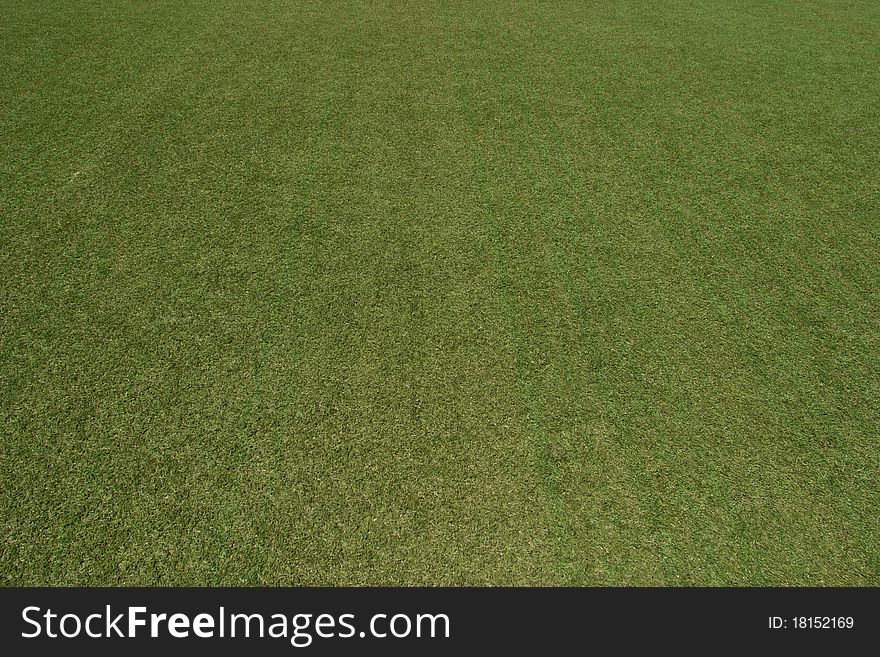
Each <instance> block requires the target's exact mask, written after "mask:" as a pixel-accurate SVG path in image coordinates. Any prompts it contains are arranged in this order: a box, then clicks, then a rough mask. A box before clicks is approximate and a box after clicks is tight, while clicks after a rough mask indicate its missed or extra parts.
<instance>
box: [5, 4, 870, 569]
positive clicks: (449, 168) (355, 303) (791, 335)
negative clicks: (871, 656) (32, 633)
mask: <svg viewBox="0 0 880 657" xmlns="http://www.w3.org/2000/svg"><path fill="white" fill-rule="evenodd" d="M0 10H2V12H0V13H2V16H3V19H2V21H0V82H2V84H0V280H2V286H0V432H2V451H0V512H2V516H0V518H2V525H0V527H2V532H0V583H3V584H6V585H37V584H93V585H94V584H101V585H121V584H149V585H161V584H164V585H172V584H176V585H180V584H191V585H196V584H226V585H238V584H245V585H258V584H603V585H604V584H617V585H626V584H649V585H650V584H708V585H714V584H756V585H760V584H764V585H766V584H773V585H781V584H814V585H823V584H873V585H877V584H880V515H878V511H877V509H878V506H880V483H878V482H880V476H878V475H880V446H878V428H880V416H878V409H880V339H878V337H880V294H878V291H880V264H878V263H880V219H878V218H880V202H878V194H880V176H878V171H880V102H878V99H880V77H878V74H877V71H878V70H880V4H878V3H877V2H871V1H861V0H857V1H850V2H832V1H828V2H820V1H818V0H816V1H809V0H801V1H795V0H780V1H778V2H764V1H758V0H755V1H754V2H746V1H743V2H726V1H721V0H718V1H707V2H697V1H696V0H676V1H673V2H664V3H652V2H619V1H613V2H612V1H604V0H601V1H598V2H514V1H513V0H511V1H506V0H493V1H489V2H482V3H472V2H416V1H412V2H403V1H401V2H293V1H289V0H270V1H259V2H257V1H256V0H253V1H252V0H239V1H232V0H225V1H224V0H204V1H202V0H192V1H188V2H180V1H178V0H156V1H153V2H146V3H145V2H133V1H132V2H128V1H122V0H114V1H109V2H108V1H104V2H86V1H81V2H60V1H49V0H41V1H34V2H13V1H11V0H2V1H0Z"/></svg>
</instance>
